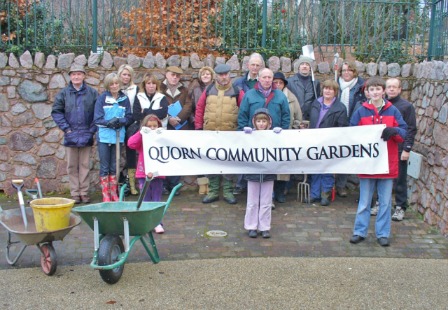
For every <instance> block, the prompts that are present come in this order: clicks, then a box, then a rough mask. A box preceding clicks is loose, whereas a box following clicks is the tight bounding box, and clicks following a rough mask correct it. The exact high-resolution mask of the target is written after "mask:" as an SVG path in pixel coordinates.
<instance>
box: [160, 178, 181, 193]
mask: <svg viewBox="0 0 448 310" xmlns="http://www.w3.org/2000/svg"><path fill="white" fill-rule="evenodd" d="M179 183H180V176H170V177H166V178H165V180H164V181H163V186H164V187H165V188H166V189H167V190H168V191H171V190H172V189H173V188H174V187H175V186H176V185H177V184H179Z"/></svg>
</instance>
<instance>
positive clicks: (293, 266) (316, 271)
mask: <svg viewBox="0 0 448 310" xmlns="http://www.w3.org/2000/svg"><path fill="white" fill-rule="evenodd" d="M355 198H356V197H355V194H353V195H352V196H350V197H348V198H345V199H341V198H339V199H337V200H336V201H335V202H334V203H333V204H332V205H331V206H330V207H321V206H318V205H312V206H309V205H305V204H300V203H297V202H295V201H294V197H293V195H289V196H288V202H287V203H285V204H277V208H276V209H275V210H274V211H273V220H272V238H271V239H269V240H265V239H261V238H257V239H250V238H248V237H247V234H246V232H245V231H244V229H243V227H242V226H243V224H242V223H243V218H244V203H242V202H241V203H239V204H237V205H233V206H231V205H227V204H226V203H224V202H222V201H220V202H217V203H216V204H209V205H204V204H202V203H201V197H199V196H198V195H196V194H195V193H191V192H190V193H187V192H183V193H182V194H181V195H180V196H178V197H175V200H174V201H173V203H172V206H171V207H170V209H169V210H168V212H167V214H166V216H165V219H164V223H165V227H166V233H165V234H163V235H156V236H155V238H156V243H157V246H158V249H159V253H160V257H161V262H160V263H159V264H157V265H154V264H152V263H148V262H149V257H148V255H147V254H146V252H144V250H143V247H142V246H141V244H139V243H137V244H136V245H135V247H134V249H133V250H132V253H131V254H130V258H129V260H128V263H127V264H126V267H125V270H124V274H123V277H122V278H121V280H120V281H119V282H118V283H117V284H115V285H108V284H106V283H104V282H103V281H102V280H101V278H100V276H99V274H98V272H97V271H94V270H92V269H91V268H90V267H89V266H88V264H89V263H90V260H91V258H92V253H93V232H92V231H91V230H90V228H89V227H88V226H86V225H85V224H81V225H80V226H78V227H76V228H74V229H73V230H72V231H71V232H70V234H68V235H67V237H66V238H65V239H64V240H63V241H58V242H55V243H54V246H55V249H56V252H57V255H58V265H59V266H58V270H57V271H56V274H55V275H54V276H53V277H47V276H45V275H44V274H43V273H42V272H41V269H40V261H39V259H40V256H39V251H38V250H37V248H36V247H28V248H27V249H26V250H25V252H24V253H23V255H22V257H21V258H20V260H19V261H18V263H17V265H16V266H15V267H11V266H9V265H8V264H7V263H6V260H5V258H4V255H5V253H4V252H5V246H6V235H7V233H6V230H5V229H3V228H1V229H0V287H2V289H1V290H0V308H2V309H61V308H68V309H90V308H95V309H165V310H167V309H237V308H238V309H241V308H244V309H281V308H283V309H428V310H429V309H431V310H433V309H447V306H446V305H447V304H448V295H447V294H446V279H447V276H448V260H447V258H448V239H447V238H445V237H444V236H442V235H440V234H439V233H438V232H437V231H436V230H435V229H434V228H433V227H430V226H429V225H427V224H425V223H424V222H423V221H422V219H421V218H420V217H419V216H418V215H417V214H416V213H414V212H408V213H407V219H406V220H405V221H403V222H399V223H395V222H394V223H392V239H391V246H390V247H388V248H383V247H380V246H379V245H378V244H377V243H376V239H375V237H374V235H373V233H372V232H373V229H372V228H371V230H370V233H369V237H368V238H367V240H366V241H365V242H363V243H361V244H358V245H351V244H350V243H349V242H348V239H349V238H350V236H351V231H352V226H353V221H354V216H355V210H356V203H355ZM240 199H241V201H243V200H244V199H245V197H244V195H243V196H241V197H240ZM0 204H1V205H2V207H3V208H4V209H7V208H11V207H13V206H15V205H16V203H15V202H14V201H9V202H8V201H5V200H3V201H0ZM371 227H373V225H371ZM210 230H223V231H225V232H227V233H228V236H227V237H225V238H216V237H215V238H210V237H207V236H206V232H207V231H210ZM27 267H32V268H27Z"/></svg>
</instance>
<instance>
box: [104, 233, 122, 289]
mask: <svg viewBox="0 0 448 310" xmlns="http://www.w3.org/2000/svg"><path fill="white" fill-rule="evenodd" d="M123 252H124V246H123V241H122V240H121V238H120V237H119V236H117V235H106V236H105V237H104V238H103V239H102V240H101V244H100V247H99V249H98V265H100V266H107V265H112V264H114V263H116V262H117V261H119V255H120V254H121V253H123ZM123 270H124V263H123V264H122V265H120V266H119V267H117V268H114V269H110V270H100V276H101V278H102V279H103V281H104V282H106V283H109V284H114V283H117V282H118V280H120V278H121V275H122V274H123Z"/></svg>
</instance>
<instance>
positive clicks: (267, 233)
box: [261, 230, 271, 239]
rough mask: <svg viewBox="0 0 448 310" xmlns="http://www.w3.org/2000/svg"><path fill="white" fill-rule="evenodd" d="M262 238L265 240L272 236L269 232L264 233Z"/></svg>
mask: <svg viewBox="0 0 448 310" xmlns="http://www.w3.org/2000/svg"><path fill="white" fill-rule="evenodd" d="M261 236H262V237H263V238H265V239H269V238H271V234H270V233H269V230H265V231H262V232H261Z"/></svg>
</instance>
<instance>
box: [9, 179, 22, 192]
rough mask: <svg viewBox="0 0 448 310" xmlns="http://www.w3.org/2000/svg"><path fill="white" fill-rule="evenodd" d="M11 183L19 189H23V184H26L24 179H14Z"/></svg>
mask: <svg viewBox="0 0 448 310" xmlns="http://www.w3.org/2000/svg"><path fill="white" fill-rule="evenodd" d="M11 184H12V186H13V187H14V188H15V189H16V190H18V191H20V190H22V187H23V185H25V183H24V182H23V180H12V181H11Z"/></svg>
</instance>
